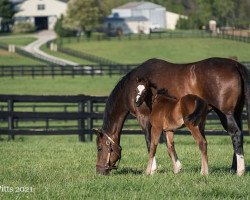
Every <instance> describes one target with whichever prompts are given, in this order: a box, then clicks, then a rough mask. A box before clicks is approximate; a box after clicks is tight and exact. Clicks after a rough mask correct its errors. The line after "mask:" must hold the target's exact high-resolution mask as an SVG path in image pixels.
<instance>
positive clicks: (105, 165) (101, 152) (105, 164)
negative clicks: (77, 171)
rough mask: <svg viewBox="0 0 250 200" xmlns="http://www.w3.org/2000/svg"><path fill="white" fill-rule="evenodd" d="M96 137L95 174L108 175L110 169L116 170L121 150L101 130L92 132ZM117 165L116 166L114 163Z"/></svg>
mask: <svg viewBox="0 0 250 200" xmlns="http://www.w3.org/2000/svg"><path fill="white" fill-rule="evenodd" d="M93 131H94V132H95V133H96V135H97V138H96V145H97V161H96V172H97V173H99V174H102V175H108V174H109V172H110V171H111V170H112V169H117V168H118V164H119V161H120V159H121V150H122V148H121V147H120V145H119V144H118V143H116V142H115V140H114V139H112V138H111V137H110V136H108V135H107V134H106V133H105V132H103V131H101V130H96V129H94V130H93ZM117 161H118V164H117V165H116V162H117Z"/></svg>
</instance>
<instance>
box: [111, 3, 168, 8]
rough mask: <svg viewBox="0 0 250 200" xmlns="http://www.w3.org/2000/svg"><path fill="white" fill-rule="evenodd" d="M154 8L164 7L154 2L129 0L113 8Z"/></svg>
mask: <svg viewBox="0 0 250 200" xmlns="http://www.w3.org/2000/svg"><path fill="white" fill-rule="evenodd" d="M155 8H164V7H163V6H161V5H158V4H155V3H151V2H145V1H141V2H129V3H127V4H124V5H122V6H119V7H117V8H115V9H139V10H141V9H142V10H144V9H155Z"/></svg>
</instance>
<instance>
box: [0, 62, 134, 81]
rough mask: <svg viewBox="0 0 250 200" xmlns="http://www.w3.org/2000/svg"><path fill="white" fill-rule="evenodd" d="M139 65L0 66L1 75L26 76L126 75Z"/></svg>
mask: <svg viewBox="0 0 250 200" xmlns="http://www.w3.org/2000/svg"><path fill="white" fill-rule="evenodd" d="M137 66H138V65H133V64H124V65H82V66H75V67H74V66H59V65H50V66H47V65H37V66H35V65H32V66H29V65H27V66H25V65H21V66H0V77H12V78H15V77H24V76H29V77H32V78H35V77H45V76H51V77H56V76H71V77H73V78H74V77H75V76H86V75H88V76H103V75H108V76H114V75H124V74H126V73H128V72H129V71H130V70H132V69H133V68H135V67H137Z"/></svg>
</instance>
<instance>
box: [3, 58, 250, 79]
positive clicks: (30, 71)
mask: <svg viewBox="0 0 250 200" xmlns="http://www.w3.org/2000/svg"><path fill="white" fill-rule="evenodd" d="M242 64H244V65H245V66H246V67H247V68H248V69H250V62H242ZM138 65H139V64H119V65H118V64H116V65H81V66H75V67H73V66H58V65H51V66H47V65H36V66H35V65H33V66H29V65H27V66H25V65H22V66H0V77H11V78H15V77H23V76H29V77H32V78H35V77H45V76H51V77H56V76H71V77H72V78H74V77H75V76H103V75H108V76H114V75H124V74H126V73H128V72H129V71H131V70H132V69H134V68H136V67H137V66H138Z"/></svg>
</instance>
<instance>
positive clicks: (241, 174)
mask: <svg viewBox="0 0 250 200" xmlns="http://www.w3.org/2000/svg"><path fill="white" fill-rule="evenodd" d="M244 173H245V170H242V171H239V172H237V175H238V176H243V175H244Z"/></svg>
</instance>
